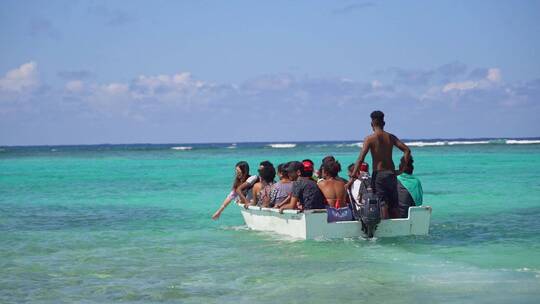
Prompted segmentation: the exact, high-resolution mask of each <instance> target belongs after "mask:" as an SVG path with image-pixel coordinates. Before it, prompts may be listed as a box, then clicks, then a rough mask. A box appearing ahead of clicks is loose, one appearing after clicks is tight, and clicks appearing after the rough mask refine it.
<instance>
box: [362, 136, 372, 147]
mask: <svg viewBox="0 0 540 304" xmlns="http://www.w3.org/2000/svg"><path fill="white" fill-rule="evenodd" d="M374 138H375V134H371V135H368V136H366V138H364V142H363V144H364V145H369V144H370V143H371V142H372V141H373V139H374Z"/></svg>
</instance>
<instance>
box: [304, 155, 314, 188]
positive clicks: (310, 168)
mask: <svg viewBox="0 0 540 304" xmlns="http://www.w3.org/2000/svg"><path fill="white" fill-rule="evenodd" d="M302 165H303V166H304V173H305V174H307V175H309V178H311V180H313V181H314V182H317V179H316V178H314V177H313V173H314V172H315V163H313V161H312V160H311V159H304V160H303V161H302Z"/></svg>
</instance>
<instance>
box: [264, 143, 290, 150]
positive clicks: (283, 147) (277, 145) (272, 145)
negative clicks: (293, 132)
mask: <svg viewBox="0 0 540 304" xmlns="http://www.w3.org/2000/svg"><path fill="white" fill-rule="evenodd" d="M268 146H269V147H270V148H275V149H291V148H294V147H296V144H269V145H268Z"/></svg>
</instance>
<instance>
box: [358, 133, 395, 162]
mask: <svg viewBox="0 0 540 304" xmlns="http://www.w3.org/2000/svg"><path fill="white" fill-rule="evenodd" d="M396 139H397V138H396V137H395V136H394V135H392V134H390V133H388V132H385V131H382V130H380V131H378V132H375V133H373V134H371V135H369V136H368V137H366V139H365V140H364V145H365V146H367V149H369V151H370V152H371V158H372V161H373V162H372V168H373V170H375V171H382V170H395V165H394V161H393V160H392V149H393V148H394V145H395V142H396Z"/></svg>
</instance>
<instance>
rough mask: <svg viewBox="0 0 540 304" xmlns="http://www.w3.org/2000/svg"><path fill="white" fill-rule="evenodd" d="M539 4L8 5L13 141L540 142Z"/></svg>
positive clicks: (0, 63)
mask: <svg viewBox="0 0 540 304" xmlns="http://www.w3.org/2000/svg"><path fill="white" fill-rule="evenodd" d="M539 30H540V2H538V1H380V2H379V1H376V2H367V1H354V0H337V1H1V2H0V145H32V144H92V143H136V142H138V143H167V142H171V143H172V142H235V141H297V140H349V139H350V140H361V139H362V138H364V137H365V136H366V135H367V134H368V133H369V132H370V127H369V113H370V112H371V111H372V110H375V109H380V110H383V111H384V112H385V113H386V115H387V119H386V120H387V129H388V130H389V131H391V132H393V133H395V134H396V135H398V136H399V137H402V138H458V137H459V138H472V137H537V136H540V122H539V121H540V119H538V118H537V116H538V115H539V114H540V39H538V36H539Z"/></svg>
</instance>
